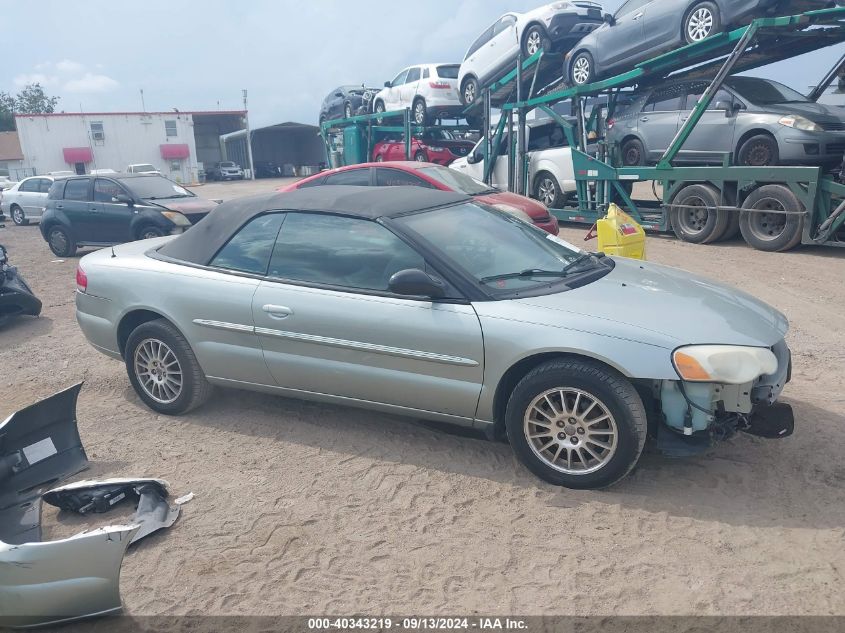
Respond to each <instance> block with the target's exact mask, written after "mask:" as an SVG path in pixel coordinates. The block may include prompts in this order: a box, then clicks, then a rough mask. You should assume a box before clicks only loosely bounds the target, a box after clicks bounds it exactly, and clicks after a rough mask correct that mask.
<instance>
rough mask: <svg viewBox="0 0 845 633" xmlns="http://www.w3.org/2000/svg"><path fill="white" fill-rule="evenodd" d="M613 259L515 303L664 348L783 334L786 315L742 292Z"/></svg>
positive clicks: (765, 342) (768, 339) (755, 341)
mask: <svg viewBox="0 0 845 633" xmlns="http://www.w3.org/2000/svg"><path fill="white" fill-rule="evenodd" d="M614 261H615V264H616V266H615V267H614V269H613V270H612V271H611V272H610V273H609V274H608V275H605V276H604V277H602V278H601V279H599V280H597V281H594V282H592V283H590V284H587V285H586V286H581V287H580V288H575V289H573V290H570V291H568V292H559V293H555V294H550V295H545V296H538V297H530V298H525V299H517V300H515V303H520V304H523V305H524V306H526V307H530V308H532V309H533V310H536V309H538V308H543V309H545V310H547V311H548V312H549V313H555V312H557V313H567V314H569V315H572V316H575V315H580V316H586V317H590V318H594V319H596V323H595V324H594V325H595V328H596V330H595V331H596V332H598V333H603V330H607V329H610V330H612V331H614V332H616V334H614V335H619V334H618V332H620V328H619V326H623V328H622V329H623V330H625V334H624V338H627V339H630V340H636V341H641V342H645V343H649V344H653V345H662V346H664V347H668V348H674V347H678V346H681V345H689V344H722V345H751V346H758V347H771V346H772V345H774V344H775V343H777V342H779V341H780V340H781V339H782V338H783V337H784V336H785V335H786V331H787V329H788V327H789V323H788V322H787V320H786V317H785V316H784V315H783V314H781V313H780V312H778V311H777V310H775V309H774V308H772V307H771V306H769V305H767V304H765V303H763V302H762V301H759V300H758V299H755V298H754V297H752V296H751V295H749V294H748V293H746V292H743V291H741V290H737V289H736V288H732V287H730V286H726V285H724V284H721V283H718V282H715V281H711V280H709V279H705V278H704V277H699V276H697V275H693V274H691V273H688V272H685V271H683V270H680V269H677V268H670V267H668V266H661V265H659V264H651V263H647V262H640V261H636V260H631V259H624V258H614ZM534 318H540V319H544V320H545V321H546V322H549V321H550V320H551V319H553V318H554V317H553V316H552V314H547V315H546V316H543V315H539V314H535V315H534ZM602 323H604V326H603V325H602ZM611 325H613V327H609V328H608V327H606V326H611Z"/></svg>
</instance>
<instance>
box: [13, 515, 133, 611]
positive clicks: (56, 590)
mask: <svg viewBox="0 0 845 633" xmlns="http://www.w3.org/2000/svg"><path fill="white" fill-rule="evenodd" d="M138 529H139V528H138V526H134V525H115V526H109V527H102V528H98V529H96V530H92V531H90V532H82V533H81V534H77V535H75V536H71V537H70V538H66V539H62V540H58V541H49V542H46V543H26V544H24V545H9V544H6V543H2V542H0V626H12V627H28V626H43V625H45V624H55V623H58V622H66V621H69V620H77V619H80V618H86V617H91V616H98V615H106V614H108V613H114V612H116V611H119V610H120V609H121V608H122V605H121V601H120V565H121V562H122V561H123V555H124V554H125V553H126V548H127V547H129V544H130V543H131V542H132V538H133V537H134V536H135V534H136V533H137V531H138Z"/></svg>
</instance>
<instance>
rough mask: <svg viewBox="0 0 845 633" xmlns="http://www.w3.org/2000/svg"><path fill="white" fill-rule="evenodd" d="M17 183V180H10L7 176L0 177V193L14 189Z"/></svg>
mask: <svg viewBox="0 0 845 633" xmlns="http://www.w3.org/2000/svg"><path fill="white" fill-rule="evenodd" d="M17 182H18V181H17V180H11V179H10V178H9V177H8V176H0V191H2V190H4V189H9V188H11V187H14V186H15V185H16V184H17Z"/></svg>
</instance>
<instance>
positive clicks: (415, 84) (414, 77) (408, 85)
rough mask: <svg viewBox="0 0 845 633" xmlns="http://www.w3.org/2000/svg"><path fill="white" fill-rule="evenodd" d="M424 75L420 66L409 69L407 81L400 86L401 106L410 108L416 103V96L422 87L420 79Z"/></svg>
mask: <svg viewBox="0 0 845 633" xmlns="http://www.w3.org/2000/svg"><path fill="white" fill-rule="evenodd" d="M421 77H422V68H421V67H420V66H413V67H411V68H410V69H409V70H408V74H407V75H406V76H405V83H404V84H402V86H400V88H399V106H400V107H402V108H410V107H411V105H412V104H413V103H414V97H415V96H417V92H418V90H419V87H420V79H421Z"/></svg>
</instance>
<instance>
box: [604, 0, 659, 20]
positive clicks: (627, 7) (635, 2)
mask: <svg viewBox="0 0 845 633" xmlns="http://www.w3.org/2000/svg"><path fill="white" fill-rule="evenodd" d="M650 1H651V0H628V2H626V3H625V4H623V5H622V6H621V7H619V8H618V9H617V10H616V14H615V15H614V16H613V17H615V18H621V17H622V16H623V15H628V14H629V13H631V12H632V11H634V10H636V9H639V8H640V7H642V6H644V5H645V4H647V3H648V2H650Z"/></svg>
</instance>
